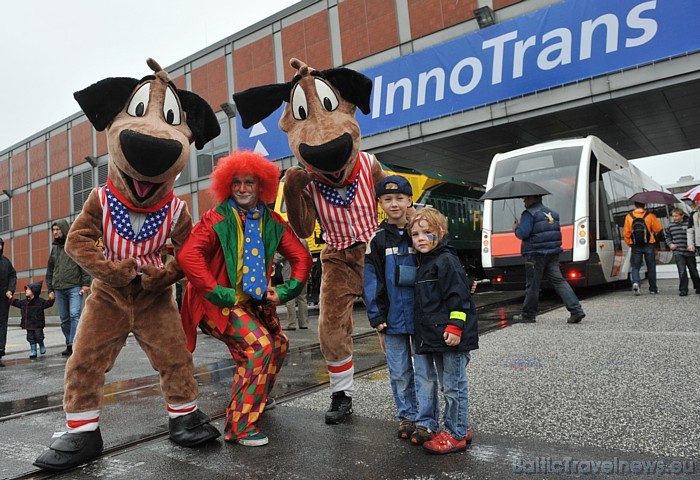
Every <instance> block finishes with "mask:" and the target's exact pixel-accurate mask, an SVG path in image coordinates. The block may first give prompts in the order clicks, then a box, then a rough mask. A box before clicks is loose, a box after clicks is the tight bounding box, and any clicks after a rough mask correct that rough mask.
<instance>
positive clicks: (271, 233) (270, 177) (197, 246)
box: [177, 152, 311, 447]
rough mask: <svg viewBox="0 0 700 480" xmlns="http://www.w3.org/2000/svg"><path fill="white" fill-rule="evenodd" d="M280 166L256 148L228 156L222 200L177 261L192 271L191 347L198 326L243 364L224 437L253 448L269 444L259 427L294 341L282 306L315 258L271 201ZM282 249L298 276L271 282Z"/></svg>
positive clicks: (187, 303) (188, 300)
mask: <svg viewBox="0 0 700 480" xmlns="http://www.w3.org/2000/svg"><path fill="white" fill-rule="evenodd" d="M279 177H280V170H279V167H277V165H275V164H274V163H272V162H270V161H269V160H267V159H265V158H264V157H262V156H261V155H258V154H256V153H253V152H235V153H233V154H231V155H230V156H228V157H225V158H222V159H220V160H219V162H218V163H217V165H216V168H215V169H214V172H213V173H212V175H211V179H212V184H211V193H212V196H213V197H214V198H215V199H216V201H217V202H218V203H219V205H218V207H216V208H214V209H212V210H209V211H208V212H206V213H205V214H204V215H203V216H202V220H201V221H200V222H199V223H198V224H197V225H195V227H194V228H193V229H192V234H191V235H190V237H189V238H188V239H187V242H185V245H184V246H183V247H182V249H181V250H180V252H179V253H178V254H177V260H178V262H179V263H180V265H181V266H182V269H183V270H184V271H185V273H186V274H187V279H188V280H189V284H188V285H187V290H186V291H185V297H184V300H183V308H182V323H183V326H184V328H185V333H186V335H187V343H188V347H189V349H190V351H193V350H194V347H195V341H196V339H197V326H199V327H200V328H201V329H202V330H203V331H204V332H205V333H207V334H209V335H211V336H213V337H214V338H217V339H219V340H221V341H222V342H224V343H225V344H226V346H227V347H228V348H229V351H230V352H231V356H232V357H233V360H234V361H235V363H236V367H237V368H236V369H235V372H234V376H233V387H232V390H233V396H232V398H231V402H230V403H229V406H228V408H227V409H226V425H225V430H226V431H225V436H224V439H225V440H226V441H229V442H235V443H238V444H239V445H242V446H246V447H258V446H262V445H266V444H267V443H268V439H267V436H266V435H265V434H264V433H263V432H261V431H260V429H259V428H258V425H257V423H258V418H259V417H260V414H261V413H262V412H263V410H264V409H265V404H266V400H267V398H268V394H269V393H270V391H271V390H272V387H273V385H274V383H275V380H276V379H277V375H278V374H279V371H280V367H281V366H282V360H284V358H285V356H286V354H287V347H288V346H289V340H288V339H287V337H286V335H285V334H284V333H283V332H282V331H281V329H280V325H279V321H278V320H277V318H276V315H275V313H274V311H275V308H276V305H277V304H279V303H280V302H287V301H289V300H291V299H293V298H294V297H296V296H297V295H299V293H300V292H301V290H302V289H303V287H304V284H305V283H306V280H307V277H308V276H309V271H310V270H311V255H310V254H309V253H308V251H307V250H306V248H305V247H304V246H303V245H302V244H301V242H300V241H299V239H298V238H297V237H296V235H294V232H293V231H292V229H290V228H289V226H288V225H287V223H286V222H285V221H284V220H283V219H282V217H280V215H279V214H277V213H276V212H274V211H271V210H269V209H268V208H267V207H266V206H265V205H266V204H269V203H273V202H274V201H275V198H276V197H277V190H278V188H279ZM275 251H278V252H279V253H280V254H281V255H282V256H283V257H285V258H286V259H287V260H288V261H289V263H290V264H291V266H292V273H291V278H290V279H289V280H288V281H287V282H286V283H285V284H283V285H279V286H277V287H276V288H272V287H268V283H269V278H270V275H269V272H270V267H271V265H272V261H273V257H274V254H275Z"/></svg>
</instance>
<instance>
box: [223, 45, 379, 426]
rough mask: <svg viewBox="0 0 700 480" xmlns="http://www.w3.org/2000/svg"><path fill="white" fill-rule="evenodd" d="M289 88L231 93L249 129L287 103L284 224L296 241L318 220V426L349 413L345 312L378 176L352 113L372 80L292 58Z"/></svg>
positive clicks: (373, 212) (371, 218)
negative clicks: (322, 400) (322, 401)
mask: <svg viewBox="0 0 700 480" xmlns="http://www.w3.org/2000/svg"><path fill="white" fill-rule="evenodd" d="M290 65H291V66H292V68H294V69H295V70H296V71H297V75H295V77H294V78H293V79H292V81H291V82H289V83H285V84H276V85H266V86H261V87H254V88H251V89H249V90H246V91H243V92H240V93H237V94H234V100H235V102H236V106H237V107H238V111H239V113H240V115H241V119H242V121H243V126H244V127H245V128H249V127H251V126H252V125H254V124H256V123H257V122H259V121H261V120H263V119H264V118H265V117H267V116H268V115H270V114H271V113H272V112H273V111H275V110H276V109H277V108H278V107H279V106H280V105H281V104H282V103H283V102H287V104H286V105H285V108H284V113H283V114H282V118H281V119H280V122H279V126H280V128H281V129H282V130H283V131H284V132H286V133H287V136H288V139H289V146H290V148H291V149H292V152H293V153H294V156H295V157H296V159H297V160H298V161H299V162H300V163H301V164H302V167H292V168H290V169H289V170H287V173H286V176H285V185H284V200H285V203H286V205H287V213H288V217H289V223H290V225H291V226H292V228H293V229H294V231H295V232H296V233H297V235H299V236H300V237H302V238H306V237H308V236H310V235H311V234H312V233H313V228H314V222H315V221H316V218H318V219H319V221H320V223H321V226H322V228H323V230H324V232H325V234H324V240H325V242H326V245H325V247H324V249H323V251H322V252H321V264H322V272H323V273H322V277H321V294H320V301H319V308H320V316H319V338H320V343H321V352H322V353H323V356H324V358H325V359H326V364H327V368H328V373H329V376H330V388H331V406H330V408H329V409H328V411H327V412H326V415H325V421H326V423H328V424H337V423H341V422H343V421H345V419H346V418H347V416H348V415H350V414H351V413H352V395H353V392H354V381H353V374H354V367H353V361H352V329H353V319H352V309H353V304H354V302H355V299H356V298H357V297H358V296H361V295H362V289H363V274H364V261H365V246H366V244H367V242H369V241H370V240H371V238H372V236H373V235H374V233H375V231H376V229H377V202H376V199H375V198H376V197H375V185H376V184H378V182H379V181H380V180H381V179H382V178H384V177H385V176H386V173H385V172H384V171H383V170H382V167H381V165H380V164H379V162H378V161H377V160H376V159H375V158H374V156H373V155H370V154H368V153H366V152H362V151H360V148H359V144H360V138H361V135H360V127H359V125H358V123H357V119H356V118H355V111H356V109H357V108H359V109H360V110H361V111H362V113H364V114H368V113H369V101H370V94H371V92H372V82H371V80H370V79H369V78H367V77H366V76H364V75H362V74H361V73H358V72H355V71H353V70H349V69H347V68H332V69H329V70H323V71H319V70H314V69H312V68H310V67H308V66H307V65H305V64H304V63H303V62H301V61H300V60H297V59H296V58H293V59H292V60H291V61H290Z"/></svg>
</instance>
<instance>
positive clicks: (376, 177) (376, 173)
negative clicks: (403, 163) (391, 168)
mask: <svg viewBox="0 0 700 480" xmlns="http://www.w3.org/2000/svg"><path fill="white" fill-rule="evenodd" d="M386 176H387V174H386V172H385V171H384V169H383V168H382V164H381V163H379V162H378V161H377V157H375V156H374V155H372V181H373V182H374V186H375V187H376V186H377V185H378V184H379V182H381V181H382V179H384V178H386Z"/></svg>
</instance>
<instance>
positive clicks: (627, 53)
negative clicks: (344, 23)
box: [237, 0, 700, 160]
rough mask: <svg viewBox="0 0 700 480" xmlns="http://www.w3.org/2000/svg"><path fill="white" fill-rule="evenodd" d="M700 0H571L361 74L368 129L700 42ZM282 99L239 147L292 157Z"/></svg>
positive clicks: (363, 124) (241, 133)
mask: <svg viewBox="0 0 700 480" xmlns="http://www.w3.org/2000/svg"><path fill="white" fill-rule="evenodd" d="M698 32H700V0H646V1H644V0H615V1H608V0H593V1H591V0H569V1H564V2H561V3H557V4H554V5H552V6H550V7H548V8H545V9H542V10H538V11H535V12H532V13H529V14H526V15H522V16H520V17H517V18H514V19H512V20H509V21H507V22H503V23H499V24H496V25H494V26H492V27H489V28H487V29H485V30H479V31H476V32H473V33H470V34H468V35H465V36H463V37H460V38H457V39H454V40H450V41H449V42H445V43H442V44H440V45H436V46H434V47H431V48H428V49H425V50H421V51H420V52H416V53H413V54H410V55H406V56H404V57H401V58H398V59H396V60H392V61H390V62H387V63H384V64H382V65H379V66H377V67H373V68H370V69H367V70H364V71H363V72H362V73H364V74H365V75H367V76H368V77H369V78H371V79H372V82H373V88H372V100H371V103H370V105H371V110H372V111H371V113H370V114H369V115H366V116H365V115H362V113H360V112H359V111H358V114H357V118H358V122H359V124H360V128H361V131H362V134H363V135H365V136H368V135H373V134H377V133H381V132H385V131H388V130H394V129H396V128H400V127H404V126H407V125H411V124H415V123H419V122H423V121H426V120H430V119H435V118H439V117H444V116H447V115H452V114H455V113H459V112H463V111H466V110H471V109H474V108H478V107H481V106H484V105H489V104H492V103H496V102H499V101H504V100H507V99H509V98H514V97H520V96H522V95H526V94H529V93H534V92H537V91H542V90H547V89H550V88H554V87H559V86H562V85H567V84H570V83H575V82H577V81H580V80H587V79H590V78H593V77H598V76H601V75H605V74H608V73H612V72H617V71H620V70H625V69H628V68H631V67H635V66H638V65H644V64H648V63H651V62H654V61H658V60H666V59H668V58H671V57H676V56H679V55H684V54H687V53H692V52H695V51H698V50H700V33H698ZM282 110H283V108H280V109H279V110H277V111H276V112H275V113H274V114H272V115H270V116H269V117H268V118H267V119H265V120H264V121H263V122H261V123H260V124H257V125H255V126H253V127H252V128H251V129H249V130H245V129H243V128H242V126H241V124H240V119H237V126H238V140H239V147H240V148H246V149H251V150H256V151H259V152H260V153H262V154H263V155H267V156H268V158H270V159H273V160H274V159H278V158H283V157H288V156H291V155H292V153H291V151H290V149H289V146H288V143H287V136H286V135H285V134H284V133H283V132H282V131H280V129H279V127H278V126H277V123H278V122H279V119H280V117H281V116H282Z"/></svg>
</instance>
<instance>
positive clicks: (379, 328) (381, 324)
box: [374, 323, 386, 332]
mask: <svg viewBox="0 0 700 480" xmlns="http://www.w3.org/2000/svg"><path fill="white" fill-rule="evenodd" d="M385 328H386V323H380V324H379V325H377V326H376V327H374V329H375V330H376V331H377V332H382V331H383V330H384V329H385Z"/></svg>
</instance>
